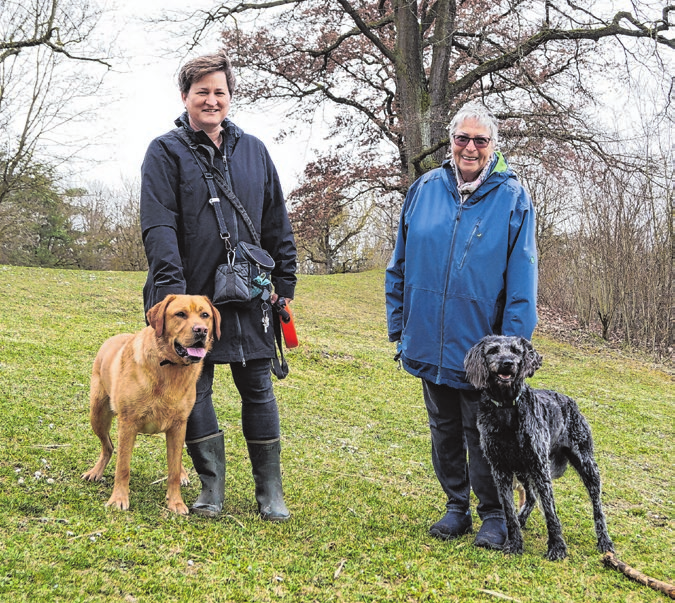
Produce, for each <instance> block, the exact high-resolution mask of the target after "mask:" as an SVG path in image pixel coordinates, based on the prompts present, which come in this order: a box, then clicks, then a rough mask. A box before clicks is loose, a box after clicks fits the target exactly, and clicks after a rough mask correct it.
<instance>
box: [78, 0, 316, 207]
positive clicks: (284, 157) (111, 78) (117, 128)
mask: <svg viewBox="0 0 675 603" xmlns="http://www.w3.org/2000/svg"><path fill="white" fill-rule="evenodd" d="M212 4H213V2H211V1H210V0H191V2H190V3H189V8H190V10H194V9H197V8H199V7H203V6H211V5H212ZM114 6H115V7H117V8H116V10H113V9H110V8H108V9H106V14H105V17H104V20H103V22H102V23H101V26H102V33H103V34H104V35H105V36H110V38H111V39H112V37H114V36H117V47H118V49H119V52H121V53H122V54H124V55H126V56H128V57H129V60H128V62H127V63H122V64H120V63H118V62H115V64H114V68H115V70H114V71H113V72H110V73H108V74H107V75H106V76H105V88H106V91H107V93H106V95H105V96H104V97H103V99H102V101H103V102H102V106H101V109H100V118H99V119H100V120H101V122H100V123H98V124H96V127H94V128H93V130H95V131H96V132H99V131H100V132H102V136H100V137H98V136H97V140H98V143H99V144H98V145H97V148H96V149H95V150H94V151H93V153H94V156H95V158H96V159H97V160H98V164H97V165H96V166H94V167H93V168H92V169H87V172H86V174H84V177H86V179H87V180H89V181H100V182H103V183H105V184H107V185H110V186H115V185H116V183H117V182H119V180H120V178H126V179H134V178H138V177H139V176H140V166H141V163H142V161H143V156H144V154H145V150H146V148H147V146H148V144H149V143H150V141H151V140H152V139H153V138H155V137H156V136H159V135H160V134H163V133H164V132H166V131H168V130H170V129H171V128H173V127H174V124H173V120H174V119H175V118H176V117H178V116H179V115H180V114H181V113H182V111H183V104H182V102H181V100H180V94H179V92H178V88H177V85H176V72H177V69H178V68H179V66H180V64H181V61H180V59H179V58H177V57H175V56H173V57H171V56H168V57H167V56H166V53H165V51H166V48H167V46H169V44H170V43H171V41H170V40H167V39H166V32H165V30H163V29H162V28H161V27H160V26H157V25H149V24H148V23H146V22H144V21H143V19H144V18H147V17H158V16H159V15H160V13H161V12H162V11H164V10H172V9H177V10H184V9H185V8H186V6H188V5H186V3H185V2H184V1H182V0H116V2H115V5H114ZM218 42H219V40H218V39H217V38H216V39H214V40H213V43H212V44H211V45H210V46H203V47H202V48H201V49H200V52H204V53H205V52H211V51H214V50H216V49H217V48H218ZM176 45H177V44H176ZM229 117H230V118H231V119H232V120H233V121H234V122H235V123H237V125H239V126H241V127H242V128H243V129H244V130H245V131H246V132H248V133H249V134H253V135H254V136H257V137H258V138H260V139H261V140H262V141H263V142H264V143H265V145H266V146H267V148H268V150H269V152H270V154H271V156H272V159H273V160H274V162H275V164H276V166H277V170H278V171H279V176H280V178H281V182H282V185H283V187H284V192H285V193H286V194H288V193H289V192H290V191H291V189H292V188H293V186H294V185H295V184H296V182H297V178H298V176H299V175H300V174H301V173H302V170H303V169H304V166H305V163H306V162H307V161H309V160H311V159H312V158H313V154H312V149H313V148H316V147H318V146H320V144H321V139H320V137H319V138H317V137H316V136H315V135H314V133H312V132H309V131H308V132H307V133H306V134H305V135H304V136H301V137H299V138H295V139H293V140H290V141H287V142H285V143H284V144H279V143H276V142H275V141H274V137H275V135H276V134H277V133H278V131H279V129H280V128H279V119H280V118H279V116H277V115H271V114H261V113H260V112H256V113H250V112H247V111H246V107H242V106H239V105H238V104H237V98H236V95H235V98H234V100H233V105H232V109H231V111H230V115H229ZM315 132H316V130H315Z"/></svg>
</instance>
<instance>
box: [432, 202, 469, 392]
mask: <svg viewBox="0 0 675 603" xmlns="http://www.w3.org/2000/svg"><path fill="white" fill-rule="evenodd" d="M463 209H464V204H462V203H460V204H459V210H458V212H457V217H456V218H455V224H454V226H453V229H452V238H451V239H450V257H449V259H448V270H447V271H446V273H445V287H444V289H443V296H444V297H445V292H446V291H447V290H448V283H449V282H450V272H451V271H452V258H453V256H454V255H455V236H456V235H457V228H458V226H459V220H460V218H461V217H462V210H463ZM444 339H445V304H443V305H442V310H441V339H440V349H439V350H438V371H437V373H436V385H440V383H441V368H442V366H443V341H444Z"/></svg>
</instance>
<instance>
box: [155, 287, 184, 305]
mask: <svg viewBox="0 0 675 603" xmlns="http://www.w3.org/2000/svg"><path fill="white" fill-rule="evenodd" d="M156 291H157V302H158V303H159V302H160V301H162V300H163V299H164V298H165V297H166V296H167V295H184V294H185V284H183V285H167V286H166V287H157V289H156Z"/></svg>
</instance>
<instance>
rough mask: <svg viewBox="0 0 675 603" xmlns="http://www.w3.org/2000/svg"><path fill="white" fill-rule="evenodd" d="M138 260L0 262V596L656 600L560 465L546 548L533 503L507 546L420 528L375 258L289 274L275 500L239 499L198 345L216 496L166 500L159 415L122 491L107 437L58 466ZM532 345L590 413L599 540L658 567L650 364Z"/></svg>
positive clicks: (660, 468)
mask: <svg viewBox="0 0 675 603" xmlns="http://www.w3.org/2000/svg"><path fill="white" fill-rule="evenodd" d="M144 276H145V275H143V274H139V273H107V272H76V271H60V270H41V269H27V268H15V267H7V266H0V295H1V297H2V300H3V301H2V306H1V307H0V409H1V411H2V420H0V482H1V485H2V487H1V488H0V505H1V506H2V510H3V512H2V513H1V514H0V530H2V533H3V534H4V537H3V538H2V539H1V540H0V600H3V601H10V600H11V601H31V602H36V601H68V602H74V601H125V602H136V601H137V602H139V603H140V602H146V601H152V602H154V601H157V602H166V601H200V602H202V601H206V602H216V601H237V602H251V601H256V602H263V601H302V602H304V601H307V602H314V601H317V602H321V603H323V602H333V601H335V602H337V601H346V602H352V601H401V602H413V601H437V602H441V601H442V602H447V601H461V602H466V601H469V602H473V601H500V600H501V601H503V600H512V601H522V602H542V603H552V602H568V601H573V602H579V603H582V602H583V603H587V602H589V601H611V602H621V601H631V602H636V603H637V602H640V603H642V602H650V601H664V600H666V597H665V596H664V595H662V594H659V593H657V592H655V591H652V590H650V589H649V588H647V587H644V586H641V585H639V584H637V583H635V582H632V581H630V580H629V579H627V578H626V577H625V576H623V575H621V574H619V573H617V572H614V571H611V570H608V569H605V568H604V567H603V566H602V564H601V561H600V559H601V556H600V554H599V553H598V552H597V551H596V549H595V535H594V532H593V522H592V517H591V507H590V503H589V502H588V500H587V496H586V493H585V490H584V489H583V486H582V484H581V482H580V480H579V479H578V477H577V476H576V474H575V473H574V472H573V471H572V470H570V471H568V473H567V474H566V475H565V476H564V477H563V478H562V479H560V480H558V481H557V482H556V483H555V494H556V500H557V507H558V512H559V515H560V518H561V521H562V523H563V532H564V536H565V538H566V541H567V544H568V548H569V557H568V559H566V560H565V561H563V562H557V563H552V562H549V561H546V560H545V559H544V554H545V552H546V527H545V524H544V520H543V517H542V515H541V514H540V513H539V511H537V510H536V511H535V512H534V513H533V516H532V519H531V520H530V525H529V528H528V529H527V530H526V531H525V535H524V536H525V554H524V555H522V556H519V557H505V556H504V555H502V553H500V552H495V551H486V550H483V549H477V548H475V547H474V546H473V544H472V543H473V538H472V537H471V536H466V537H463V538H460V539H458V540H455V541H453V542H450V543H443V542H439V541H436V540H434V539H432V538H430V537H429V536H428V534H427V530H428V528H429V526H430V525H431V523H433V522H434V521H436V520H437V519H438V518H439V517H440V515H441V513H442V512H443V504H444V500H443V494H442V491H441V489H440V486H439V485H438V483H437V481H436V479H435V477H434V475H433V469H432V467H431V460H430V442H429V433H428V427H427V424H426V412H425V410H424V403H423V401H422V397H421V391H420V384H419V382H418V380H417V379H415V378H413V377H411V376H410V375H408V374H407V373H405V372H404V371H400V370H397V367H396V364H395V363H394V362H393V360H392V356H393V353H394V350H393V345H392V344H390V343H388V341H387V337H386V325H385V312H384V296H383V278H384V277H383V273H382V272H381V271H379V272H368V273H363V274H353V275H335V276H302V277H300V281H299V285H298V289H297V295H296V301H295V302H294V304H293V308H294V313H295V322H296V326H297V329H298V333H299V338H300V346H299V347H298V348H296V349H294V350H291V351H288V352H287V359H288V361H289V364H290V367H291V373H290V375H289V376H288V378H287V379H285V380H284V381H280V382H278V383H277V385H276V391H277V396H278V399H279V407H280V412H281V416H282V431H283V452H282V464H283V470H284V480H285V481H284V484H285V490H286V502H287V504H288V506H289V508H290V509H291V511H292V512H293V519H292V520H291V521H290V522H287V523H285V524H276V525H275V524H269V523H265V522H262V521H260V520H259V519H258V517H257V515H256V512H255V511H256V506H255V499H254V496H253V480H252V477H251V472H250V464H249V461H248V457H247V454H246V446H245V443H244V440H243V437H242V433H241V428H240V419H239V412H240V409H239V402H238V398H237V394H236V390H235V389H234V387H233V385H232V383H231V378H230V377H229V374H228V369H227V367H218V371H217V389H216V398H217V400H218V403H217V411H218V414H219V418H220V420H221V422H222V425H223V428H224V430H225V440H226V451H227V462H228V465H227V486H226V488H227V490H226V506H225V512H224V514H223V516H222V517H221V518H220V519H218V520H208V519H204V518H200V517H195V516H190V517H178V516H175V515H173V514H171V513H169V512H168V511H167V509H166V506H165V501H164V495H165V488H166V483H165V481H163V478H164V477H165V474H166V459H165V452H164V437H163V436H139V438H138V441H137V445H136V449H135V452H134V457H133V460H132V475H131V509H130V510H129V511H128V512H119V511H117V512H115V511H112V510H107V509H105V508H104V503H105V502H106V501H107V500H108V497H109V496H110V492H111V489H112V480H113V474H114V460H115V459H113V463H111V465H110V466H109V467H108V470H107V471H106V481H105V482H104V483H101V484H92V483H85V482H83V481H82V480H81V479H80V475H81V474H82V473H83V472H84V471H85V470H87V469H88V468H89V467H90V466H91V465H92V464H93V462H94V461H95V459H96V457H97V455H98V452H99V444H98V440H97V439H96V437H95V436H94V434H93V433H92V432H91V429H90V427H89V418H88V387H89V385H88V383H89V373H90V368H91V362H92V361H93V358H94V356H95V354H96V351H97V349H98V347H99V345H100V344H101V343H102V342H103V341H104V340H105V339H106V338H107V337H109V336H110V335H113V334H115V333H119V332H130V331H136V330H138V329H140V328H142V327H143V326H144V322H143V315H142V302H141V293H140V292H141V288H142V284H143V281H144ZM535 345H536V347H537V349H538V350H539V351H540V352H541V353H542V354H543V356H544V366H543V367H542V368H541V369H540V370H539V372H538V373H537V374H536V375H535V377H534V378H533V379H532V380H531V382H532V384H533V385H534V386H537V387H547V388H553V389H557V390H560V391H563V392H565V393H567V394H569V395H571V396H573V397H575V398H576V400H577V401H578V403H579V406H580V407H581V409H582V411H583V412H584V414H585V415H586V417H587V418H588V420H589V422H590V424H591V427H592V429H593V432H594V435H595V441H596V453H597V460H598V464H599V465H600V470H601V473H602V476H603V486H604V488H603V489H604V493H603V496H604V504H605V511H606V514H607V519H608V525H609V531H610V534H611V536H612V538H613V539H614V542H615V545H616V548H617V553H618V555H619V557H620V558H621V559H622V560H624V561H625V562H627V563H629V564H630V565H632V566H634V567H636V568H638V569H640V570H642V571H643V572H645V573H647V574H649V575H651V576H652V577H654V578H657V579H660V580H665V581H669V582H671V583H672V582H673V581H674V580H675V563H674V559H675V533H674V531H673V530H674V528H675V521H674V517H675V502H674V501H675V487H674V479H673V478H674V473H675V472H674V462H675V454H674V449H675V446H674V444H673V441H674V440H675V437H674V436H675V433H674V432H675V429H674V425H675V409H674V406H675V404H674V396H673V382H672V379H671V378H670V376H669V375H667V374H666V373H664V372H660V371H658V370H654V369H653V368H651V367H650V366H648V365H646V364H640V363H638V362H636V361H635V360H630V359H626V358H622V357H621V356H619V355H618V354H616V353H609V352H605V351H603V350H602V349H601V348H598V349H586V348H584V349H578V348H574V347H571V346H570V345H567V344H564V343H560V342H556V341H554V340H551V339H548V338H546V337H544V336H543V335H538V336H537V335H535ZM184 462H185V464H186V467H189V468H190V472H191V477H193V479H192V484H191V485H190V486H189V487H187V488H184V489H183V496H184V499H185V501H186V503H187V504H188V505H189V504H190V503H191V502H192V501H193V500H194V499H195V498H196V496H197V494H198V491H199V490H198V482H199V480H198V479H197V477H196V475H195V474H194V471H192V469H191V464H190V460H189V457H188V456H187V454H185V456H184ZM474 508H475V505H474ZM474 519H475V525H476V526H477V525H478V524H479V521H478V518H477V517H474Z"/></svg>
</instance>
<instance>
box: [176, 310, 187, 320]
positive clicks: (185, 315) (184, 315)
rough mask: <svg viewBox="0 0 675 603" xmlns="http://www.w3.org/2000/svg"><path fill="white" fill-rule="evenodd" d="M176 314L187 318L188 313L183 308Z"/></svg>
mask: <svg viewBox="0 0 675 603" xmlns="http://www.w3.org/2000/svg"><path fill="white" fill-rule="evenodd" d="M176 316H178V318H187V314H186V313H185V312H183V311H182V310H181V311H180V312H176Z"/></svg>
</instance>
